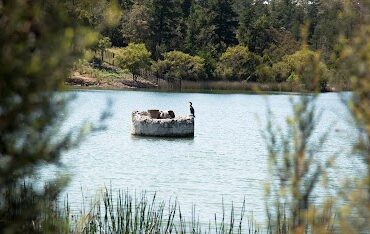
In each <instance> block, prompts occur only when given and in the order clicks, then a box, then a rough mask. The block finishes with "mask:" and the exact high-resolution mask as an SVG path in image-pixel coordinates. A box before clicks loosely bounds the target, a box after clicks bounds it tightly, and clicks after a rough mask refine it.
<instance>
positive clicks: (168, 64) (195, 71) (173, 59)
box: [153, 51, 205, 80]
mask: <svg viewBox="0 0 370 234" xmlns="http://www.w3.org/2000/svg"><path fill="white" fill-rule="evenodd" d="M153 70H154V71H156V72H157V73H158V74H160V75H161V76H163V77H165V78H171V79H173V78H174V79H184V80H199V79H200V78H203V77H204V76H205V70H204V59H203V58H201V57H199V56H191V55H189V54H185V53H183V52H181V51H171V52H168V53H166V54H165V55H164V59H163V60H159V61H158V62H157V63H155V64H154V65H153Z"/></svg>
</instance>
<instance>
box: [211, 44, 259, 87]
mask: <svg viewBox="0 0 370 234" xmlns="http://www.w3.org/2000/svg"><path fill="white" fill-rule="evenodd" d="M261 63H262V58H261V57H260V56H258V55H256V54H255V53H253V52H250V51H249V49H248V48H247V47H246V46H242V45H238V46H234V47H229V48H227V50H226V51H225V52H224V53H223V54H222V55H221V57H220V60H219V62H218V64H217V68H216V74H217V75H218V76H219V77H221V78H223V79H227V80H250V79H252V78H253V76H254V75H255V71H256V68H257V66H258V65H260V64H261Z"/></svg>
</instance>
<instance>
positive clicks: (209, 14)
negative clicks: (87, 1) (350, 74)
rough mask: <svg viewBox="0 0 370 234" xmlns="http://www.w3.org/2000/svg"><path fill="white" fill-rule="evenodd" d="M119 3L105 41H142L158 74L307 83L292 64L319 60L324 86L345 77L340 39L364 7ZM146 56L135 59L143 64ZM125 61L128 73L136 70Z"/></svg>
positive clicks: (337, 1)
mask: <svg viewBox="0 0 370 234" xmlns="http://www.w3.org/2000/svg"><path fill="white" fill-rule="evenodd" d="M102 2H105V3H102V4H101V5H99V6H97V8H96V9H93V10H92V12H91V15H90V16H89V17H87V22H89V23H90V24H94V23H96V24H98V22H99V15H98V13H99V12H102V11H99V8H98V7H100V8H104V7H106V6H105V5H107V4H109V3H107V2H106V1H102ZM118 4H119V7H118V8H119V11H120V13H121V14H120V15H121V16H120V17H121V18H120V21H119V24H118V25H115V26H110V27H105V28H104V29H103V30H101V31H102V40H106V39H107V38H109V40H110V43H111V45H112V46H113V47H126V46H127V45H129V44H130V43H133V44H144V45H145V48H144V49H145V50H146V49H147V50H148V51H149V52H150V54H149V56H150V59H151V60H150V61H149V60H147V61H146V62H148V63H149V65H153V66H151V68H152V69H153V70H154V71H155V72H158V73H161V74H162V75H163V76H171V78H181V79H188V80H198V79H202V80H206V79H212V80H217V79H228V80H248V81H252V82H266V83H267V82H268V83H271V82H285V81H290V82H296V81H300V83H303V84H305V82H307V81H304V78H302V77H299V76H298V72H296V70H299V69H301V68H304V67H307V64H309V63H311V61H312V60H315V59H318V60H320V62H321V63H322V64H320V67H321V73H322V75H321V77H322V78H321V81H320V82H321V84H322V86H323V88H325V87H326V85H327V83H328V82H330V83H331V84H337V83H343V84H346V83H347V78H346V77H341V76H340V75H338V74H337V73H338V71H337V70H338V69H337V68H338V67H339V65H338V63H339V62H340V61H338V58H337V57H338V56H337V54H338V48H339V47H340V41H343V40H346V39H348V38H351V36H352V34H353V32H354V31H355V29H356V26H357V25H358V24H359V23H360V22H361V20H362V18H363V17H365V15H366V14H367V13H366V9H364V8H365V7H363V6H362V4H361V1H356V0H353V1H345V0H332V1H324V0H269V1H266V0H119V1H118ZM108 45H110V44H108ZM141 52H143V51H137V53H141ZM144 53H146V51H144ZM135 59H136V60H137V58H135ZM144 59H145V60H146V59H147V58H144ZM123 60H131V59H130V58H128V57H125V56H124V57H123ZM136 60H135V61H136ZM136 62H137V61H136ZM146 62H144V63H140V66H142V68H146V69H147V68H148V66H147V65H148V64H147V63H146ZM129 63H130V64H131V65H132V62H129ZM184 64H185V65H184ZM136 65H137V64H136ZM122 66H123V67H124V68H127V69H129V70H131V71H132V72H133V73H135V70H137V69H138V68H137V67H138V66H136V67H135V68H134V69H132V68H131V69H130V67H129V66H128V65H127V63H123V64H122ZM339 73H340V72H339ZM333 77H335V78H333ZM308 82H309V81H308ZM309 83H310V82H309Z"/></svg>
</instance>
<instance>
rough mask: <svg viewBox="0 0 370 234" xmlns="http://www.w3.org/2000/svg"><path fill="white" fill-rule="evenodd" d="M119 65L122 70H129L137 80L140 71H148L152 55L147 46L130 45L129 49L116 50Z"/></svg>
mask: <svg viewBox="0 0 370 234" xmlns="http://www.w3.org/2000/svg"><path fill="white" fill-rule="evenodd" d="M116 53H117V55H116V60H117V64H118V65H119V66H120V67H121V68H122V69H128V70H129V71H130V72H131V73H132V76H133V79H134V80H136V78H137V76H138V75H139V73H140V70H142V69H147V68H149V67H150V64H151V62H152V61H151V59H150V56H151V53H150V52H149V51H148V50H147V48H146V47H145V44H135V43H130V44H129V45H128V46H127V47H125V48H122V49H119V50H116Z"/></svg>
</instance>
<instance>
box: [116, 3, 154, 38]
mask: <svg viewBox="0 0 370 234" xmlns="http://www.w3.org/2000/svg"><path fill="white" fill-rule="evenodd" d="M151 17H152V16H151V14H150V9H149V7H148V6H147V5H145V4H141V3H138V2H135V4H133V6H131V8H130V9H129V10H126V11H125V14H124V15H123V20H122V33H123V37H124V38H125V39H126V40H127V41H128V42H130V43H143V42H144V43H146V44H147V45H149V44H150V43H151V42H150V39H151V36H152V34H153V30H152V29H151V21H152V18H151Z"/></svg>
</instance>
